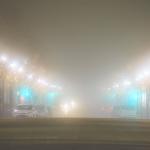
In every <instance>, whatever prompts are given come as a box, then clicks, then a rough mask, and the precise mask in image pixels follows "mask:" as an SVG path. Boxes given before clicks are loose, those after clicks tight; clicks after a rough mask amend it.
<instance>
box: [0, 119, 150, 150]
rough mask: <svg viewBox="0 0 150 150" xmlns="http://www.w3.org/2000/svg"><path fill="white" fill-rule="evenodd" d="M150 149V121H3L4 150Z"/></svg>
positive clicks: (0, 147) (0, 127)
mask: <svg viewBox="0 0 150 150" xmlns="http://www.w3.org/2000/svg"><path fill="white" fill-rule="evenodd" d="M3 149H4V150H5V149H8V150H9V149H10V150H15V149H17V150H26V149H27V150H30V149H31V150H34V149H35V150H45V149H48V150H49V149H52V150H94V149H102V150H128V149H129V150H150V122H149V121H146V120H117V119H69V118H68V119H63V118H61V119H60V118H53V119H33V120H32V119H0V150H3Z"/></svg>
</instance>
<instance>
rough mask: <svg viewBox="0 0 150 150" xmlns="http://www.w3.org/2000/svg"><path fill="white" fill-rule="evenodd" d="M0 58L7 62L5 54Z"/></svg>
mask: <svg viewBox="0 0 150 150" xmlns="http://www.w3.org/2000/svg"><path fill="white" fill-rule="evenodd" d="M0 60H1V61H2V62H4V63H5V62H7V60H8V58H7V56H5V55H3V56H1V57H0Z"/></svg>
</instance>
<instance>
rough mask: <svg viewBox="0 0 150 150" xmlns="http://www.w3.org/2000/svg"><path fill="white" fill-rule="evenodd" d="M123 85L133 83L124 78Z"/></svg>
mask: <svg viewBox="0 0 150 150" xmlns="http://www.w3.org/2000/svg"><path fill="white" fill-rule="evenodd" d="M123 85H124V86H130V85H131V82H130V81H129V80H124V81H123Z"/></svg>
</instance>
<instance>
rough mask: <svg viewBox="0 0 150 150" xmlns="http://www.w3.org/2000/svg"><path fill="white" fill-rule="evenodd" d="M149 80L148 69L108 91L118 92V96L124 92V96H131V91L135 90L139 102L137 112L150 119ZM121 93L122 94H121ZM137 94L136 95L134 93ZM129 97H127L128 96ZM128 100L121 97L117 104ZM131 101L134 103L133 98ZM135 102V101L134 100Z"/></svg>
mask: <svg viewBox="0 0 150 150" xmlns="http://www.w3.org/2000/svg"><path fill="white" fill-rule="evenodd" d="M149 80H150V71H149V70H148V69H146V70H144V71H142V72H140V74H138V75H136V76H135V77H134V78H133V79H132V80H129V79H125V80H123V81H122V82H120V83H119V82H115V83H114V84H113V85H112V87H111V88H108V90H112V91H114V92H116V93H117V94H119V95H120V94H121V93H122V92H124V94H125V93H126V94H128V93H130V94H131V91H132V90H133V89H136V90H138V91H139V92H138V95H136V97H137V101H138V106H137V108H136V109H137V112H138V113H140V115H141V114H144V113H145V114H144V117H147V118H149V116H150V111H149V109H150V93H149ZM120 92H121V93H120ZM134 94H135V93H134ZM126 96H127V95H126ZM133 96H134V97H133V99H134V98H135V95H133ZM123 99H126V98H125V97H119V99H118V100H117V103H119V102H121V100H123ZM129 99H130V101H132V100H133V99H132V98H129ZM133 101H134V100H133Z"/></svg>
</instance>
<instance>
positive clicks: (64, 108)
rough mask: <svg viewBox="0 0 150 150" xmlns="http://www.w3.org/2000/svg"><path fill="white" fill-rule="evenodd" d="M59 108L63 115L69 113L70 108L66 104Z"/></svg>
mask: <svg viewBox="0 0 150 150" xmlns="http://www.w3.org/2000/svg"><path fill="white" fill-rule="evenodd" d="M61 108H62V111H63V112H64V113H65V114H68V113H69V111H70V106H69V104H68V103H65V104H63V105H61Z"/></svg>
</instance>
